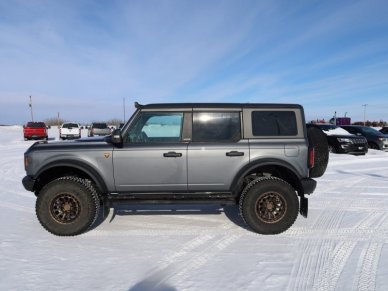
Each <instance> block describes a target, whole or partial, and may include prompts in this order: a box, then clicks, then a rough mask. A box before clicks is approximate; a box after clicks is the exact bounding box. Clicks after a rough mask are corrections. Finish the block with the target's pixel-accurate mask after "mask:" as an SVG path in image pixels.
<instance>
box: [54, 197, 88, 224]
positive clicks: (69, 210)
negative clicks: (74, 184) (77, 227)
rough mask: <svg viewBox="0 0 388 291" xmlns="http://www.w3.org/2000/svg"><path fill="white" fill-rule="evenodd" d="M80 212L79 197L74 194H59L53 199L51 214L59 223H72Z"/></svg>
mask: <svg viewBox="0 0 388 291" xmlns="http://www.w3.org/2000/svg"><path fill="white" fill-rule="evenodd" d="M80 212H81V207H80V203H79V201H78V199H77V197H76V196H74V195H72V194H69V193H63V194H59V195H58V196H56V197H55V198H54V199H53V200H52V201H51V205H50V214H51V216H52V217H53V218H54V219H55V220H56V221H57V222H59V223H63V224H68V223H72V222H73V221H74V220H76V219H77V217H78V216H79V214H80Z"/></svg>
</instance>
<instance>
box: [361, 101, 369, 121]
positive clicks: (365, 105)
mask: <svg viewBox="0 0 388 291" xmlns="http://www.w3.org/2000/svg"><path fill="white" fill-rule="evenodd" d="M362 106H363V107H364V126H365V124H366V107H367V106H368V104H362Z"/></svg>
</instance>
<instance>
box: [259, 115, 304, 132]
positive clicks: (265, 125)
mask: <svg viewBox="0 0 388 291" xmlns="http://www.w3.org/2000/svg"><path fill="white" fill-rule="evenodd" d="M252 133H253V135H254V136H294V135H297V134H298V129H297V124H296V117H295V112H294V111H253V112H252Z"/></svg>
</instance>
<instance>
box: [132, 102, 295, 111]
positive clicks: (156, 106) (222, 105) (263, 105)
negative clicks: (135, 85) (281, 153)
mask: <svg viewBox="0 0 388 291" xmlns="http://www.w3.org/2000/svg"><path fill="white" fill-rule="evenodd" d="M135 107H136V108H141V109H159V108H160V109H167V108H239V107H240V108H255V107H260V108H302V106H301V105H299V104H275V103H154V104H145V105H141V104H139V103H137V102H135Z"/></svg>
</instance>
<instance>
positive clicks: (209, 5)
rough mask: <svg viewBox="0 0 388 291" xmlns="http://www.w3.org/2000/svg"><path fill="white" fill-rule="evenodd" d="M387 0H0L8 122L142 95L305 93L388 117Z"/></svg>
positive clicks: (272, 96) (71, 116) (113, 105)
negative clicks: (30, 106) (30, 107)
mask: <svg viewBox="0 0 388 291" xmlns="http://www.w3.org/2000/svg"><path fill="white" fill-rule="evenodd" d="M387 14H388V1H374V0H368V1H313V0H310V1H297V0H296V1H259V0H257V1H243V0H241V1H234V0H233V1H225V0H224V1H201V0H195V1H194V0H192V1H187V0H177V1H167V0H154V1H148V0H144V1H80V0H73V1H51V0H45V1H34V0H31V1H8V0H0V124H1V123H6V124H21V123H23V122H26V121H28V120H29V119H30V112H29V107H28V98H29V96H30V95H32V98H33V109H34V118H35V119H39V120H44V119H46V118H50V117H55V116H56V115H57V112H60V115H61V117H63V118H64V119H66V120H69V121H78V122H90V121H97V120H106V119H110V118H115V117H116V118H122V117H123V98H124V97H125V98H126V108H127V109H126V110H127V116H128V115H129V113H130V112H131V111H133V102H134V101H139V102H140V103H154V102H251V103H254V102H257V103H261V102H263V103H299V104H302V105H303V106H304V107H305V111H306V117H307V119H308V120H310V119H316V118H326V119H328V118H330V117H332V116H333V114H334V112H335V111H336V112H337V115H338V116H342V115H344V114H345V113H346V112H347V115H348V116H350V117H352V119H353V120H354V121H356V120H363V113H364V111H363V110H364V107H363V106H362V104H368V106H367V107H366V108H367V111H366V113H367V118H368V119H371V120H380V119H384V120H386V121H387V120H388V17H387V16H386V15H387Z"/></svg>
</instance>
